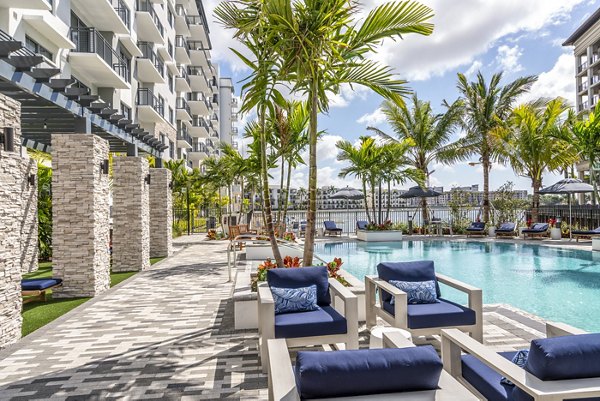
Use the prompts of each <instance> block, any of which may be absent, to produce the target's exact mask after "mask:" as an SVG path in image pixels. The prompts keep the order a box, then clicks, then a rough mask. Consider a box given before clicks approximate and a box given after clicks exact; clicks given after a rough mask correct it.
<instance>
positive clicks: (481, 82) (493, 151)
mask: <svg viewBox="0 0 600 401" xmlns="http://www.w3.org/2000/svg"><path fill="white" fill-rule="evenodd" d="M536 80H537V77H536V76H527V77H520V78H517V79H515V80H514V81H512V82H510V83H508V84H506V85H504V86H502V85H501V81H502V73H497V74H494V75H492V77H491V79H490V81H489V83H487V82H486V80H485V77H484V76H483V74H482V73H481V72H478V73H477V79H476V80H475V81H473V82H469V81H468V79H467V77H466V76H465V75H464V74H460V73H459V74H458V85H457V87H458V90H459V92H460V93H461V98H462V99H461V100H462V102H463V107H464V110H463V122H462V126H463V129H464V131H465V133H466V136H465V137H463V138H461V139H460V140H459V141H457V143H456V147H455V152H454V154H453V156H454V157H452V158H451V159H450V161H457V160H467V159H468V158H469V157H470V156H472V155H478V156H479V163H481V165H482V167H483V221H484V222H488V221H489V219H490V170H491V168H492V163H493V162H501V161H502V160H503V158H502V155H503V153H502V148H501V147H500V146H499V145H498V143H497V142H495V141H494V140H493V137H492V135H493V132H494V131H495V130H496V129H497V128H498V127H499V126H501V125H502V124H503V122H504V121H505V120H506V119H507V118H509V116H510V115H511V113H512V110H513V106H514V103H515V101H516V100H517V99H518V98H519V96H521V95H523V94H524V93H526V92H527V91H528V90H529V88H530V87H531V85H532V84H533V83H534V82H535V81H536Z"/></svg>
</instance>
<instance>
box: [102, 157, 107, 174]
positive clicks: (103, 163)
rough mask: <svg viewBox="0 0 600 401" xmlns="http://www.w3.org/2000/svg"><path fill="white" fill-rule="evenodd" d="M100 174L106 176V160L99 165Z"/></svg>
mask: <svg viewBox="0 0 600 401" xmlns="http://www.w3.org/2000/svg"><path fill="white" fill-rule="evenodd" d="M100 172H101V173H102V174H108V159H104V160H103V161H102V162H101V163H100Z"/></svg>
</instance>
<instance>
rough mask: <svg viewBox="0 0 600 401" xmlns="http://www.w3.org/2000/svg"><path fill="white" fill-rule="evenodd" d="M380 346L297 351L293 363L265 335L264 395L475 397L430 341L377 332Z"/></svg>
mask: <svg viewBox="0 0 600 401" xmlns="http://www.w3.org/2000/svg"><path fill="white" fill-rule="evenodd" d="M383 343H384V346H387V347H389V348H386V349H371V350H366V349H365V350H355V351H305V352H298V355H297V357H296V363H295V367H293V366H292V361H291V358H290V354H289V351H288V349H287V346H286V344H285V341H283V340H269V344H268V346H269V369H268V371H269V400H270V401H284V400H285V401H300V400H315V399H327V400H363V401H367V400H374V401H376V400H380V401H383V400H387V401H391V400H400V401H402V400H404V401H409V400H412V401H415V400H424V401H425V400H427V401H458V400H460V401H476V400H477V398H476V397H475V396H474V395H473V394H472V393H471V392H470V391H469V390H467V389H466V388H465V387H464V386H463V385H462V384H460V383H459V382H458V381H457V380H456V379H454V378H452V377H451V376H450V374H448V372H446V371H444V370H443V369H442V362H441V360H440V358H439V356H438V355H437V353H436V352H435V350H434V349H433V347H431V346H425V347H415V346H414V344H412V343H411V342H410V341H408V340H407V339H406V338H405V337H403V336H402V335H401V334H400V333H397V332H395V333H383Z"/></svg>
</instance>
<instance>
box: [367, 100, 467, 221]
mask: <svg viewBox="0 0 600 401" xmlns="http://www.w3.org/2000/svg"><path fill="white" fill-rule="evenodd" d="M383 113H384V115H385V116H386V118H387V121H388V124H389V125H390V127H391V128H392V131H393V134H386V133H385V132H383V131H381V130H380V129H377V128H374V127H369V128H368V129H369V130H371V131H374V132H376V133H378V134H379V135H380V136H382V137H383V138H385V139H387V140H388V141H391V142H403V141H407V140H410V141H412V143H413V146H412V147H410V148H409V149H408V150H407V152H406V158H407V159H408V160H407V161H406V164H407V165H410V166H412V167H413V168H415V169H417V170H419V171H420V172H421V174H422V176H423V177H424V178H425V179H426V180H427V182H426V185H429V176H430V175H431V173H433V171H432V170H431V166H432V164H433V163H436V162H446V161H447V160H451V158H452V155H453V150H454V143H453V142H452V136H453V135H454V133H455V132H456V131H457V129H458V128H459V126H460V121H461V118H462V102H460V101H456V102H454V103H452V104H451V105H447V110H446V112H445V113H434V112H433V110H432V108H431V104H430V103H429V102H425V101H422V100H420V99H419V98H418V96H417V95H416V94H415V95H413V96H412V103H411V105H410V106H409V105H407V104H406V103H404V102H402V103H394V102H390V101H387V102H385V103H384V104H383ZM421 206H422V214H423V221H427V220H428V219H429V216H428V211H427V198H422V199H421Z"/></svg>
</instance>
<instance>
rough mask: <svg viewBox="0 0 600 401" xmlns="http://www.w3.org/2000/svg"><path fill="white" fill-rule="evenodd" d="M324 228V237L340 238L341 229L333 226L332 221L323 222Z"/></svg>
mask: <svg viewBox="0 0 600 401" xmlns="http://www.w3.org/2000/svg"><path fill="white" fill-rule="evenodd" d="M323 225H324V226H325V235H339V236H342V229H341V228H339V227H338V226H336V225H335V222H334V221H331V220H326V221H324V222H323Z"/></svg>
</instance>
